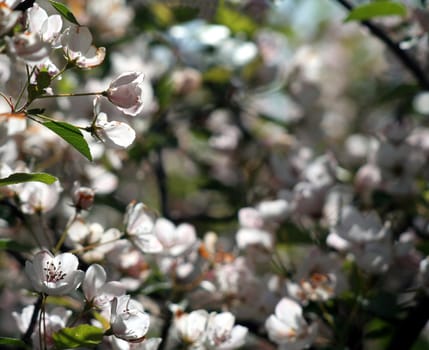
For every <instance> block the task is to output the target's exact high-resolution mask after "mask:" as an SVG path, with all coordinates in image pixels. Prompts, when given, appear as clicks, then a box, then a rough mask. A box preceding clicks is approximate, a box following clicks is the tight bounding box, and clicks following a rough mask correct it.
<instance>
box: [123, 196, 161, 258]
mask: <svg viewBox="0 0 429 350" xmlns="http://www.w3.org/2000/svg"><path fill="white" fill-rule="evenodd" d="M124 223H125V232H126V233H127V234H128V235H129V236H130V238H131V239H132V242H133V243H134V244H135V245H136V246H137V247H138V248H139V249H141V250H142V251H143V252H145V253H159V252H161V251H162V249H163V247H162V244H161V242H160V241H159V239H158V238H157V237H156V235H155V234H154V227H155V217H154V214H153V213H152V212H151V211H150V209H149V208H148V207H147V206H146V205H145V204H143V203H135V202H131V203H130V204H129V205H128V207H127V211H126V213H125V217H124Z"/></svg>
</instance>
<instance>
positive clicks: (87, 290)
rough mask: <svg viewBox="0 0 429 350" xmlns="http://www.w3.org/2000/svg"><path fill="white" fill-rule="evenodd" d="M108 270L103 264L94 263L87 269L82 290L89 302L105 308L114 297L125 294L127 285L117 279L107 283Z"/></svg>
mask: <svg viewBox="0 0 429 350" xmlns="http://www.w3.org/2000/svg"><path fill="white" fill-rule="evenodd" d="M106 278H107V275H106V271H105V270H104V268H103V267H102V266H101V265H98V264H93V265H91V266H90V267H89V268H88V270H86V273H85V278H84V280H83V283H82V290H83V294H84V295H85V298H86V300H87V301H88V302H90V303H91V304H93V305H94V306H96V307H98V308H100V309H103V308H105V307H106V305H108V304H109V303H110V302H111V301H112V300H113V298H114V297H118V296H121V295H124V294H125V287H124V286H123V285H122V284H121V283H119V282H116V281H111V282H107V283H106Z"/></svg>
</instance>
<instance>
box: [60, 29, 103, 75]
mask: <svg viewBox="0 0 429 350" xmlns="http://www.w3.org/2000/svg"><path fill="white" fill-rule="evenodd" d="M61 43H62V45H63V49H64V52H65V54H66V56H67V57H68V59H69V60H70V61H73V62H74V63H75V64H76V66H78V67H79V68H93V67H96V66H98V65H100V64H101V63H102V62H103V61H104V57H105V55H106V49H105V48H104V47H100V48H96V47H95V46H94V45H92V35H91V32H90V31H89V29H88V28H87V27H79V26H74V27H69V28H67V29H66V30H65V31H64V33H63V34H62V36H61Z"/></svg>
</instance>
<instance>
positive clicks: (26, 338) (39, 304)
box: [22, 295, 43, 344]
mask: <svg viewBox="0 0 429 350" xmlns="http://www.w3.org/2000/svg"><path fill="white" fill-rule="evenodd" d="M42 301H43V296H42V295H39V298H38V299H37V301H36V303H35V304H34V311H33V315H32V316H31V321H30V324H29V325H28V329H27V331H26V332H25V334H24V336H23V337H22V341H23V342H24V343H26V344H29V342H30V339H31V335H32V334H33V332H34V327H36V321H37V317H38V316H39V311H40V308H41V307H42Z"/></svg>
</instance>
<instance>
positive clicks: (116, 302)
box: [110, 295, 150, 343]
mask: <svg viewBox="0 0 429 350" xmlns="http://www.w3.org/2000/svg"><path fill="white" fill-rule="evenodd" d="M149 323H150V316H149V314H147V313H146V312H144V309H143V306H142V305H141V304H140V303H139V302H138V301H136V300H133V299H131V298H130V296H129V295H123V296H120V297H115V298H113V301H112V313H111V318H110V326H111V329H112V333H113V335H114V336H115V337H118V338H120V339H123V340H126V341H129V342H136V343H137V342H140V341H143V340H144V337H145V335H146V333H147V331H148V329H149Z"/></svg>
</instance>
